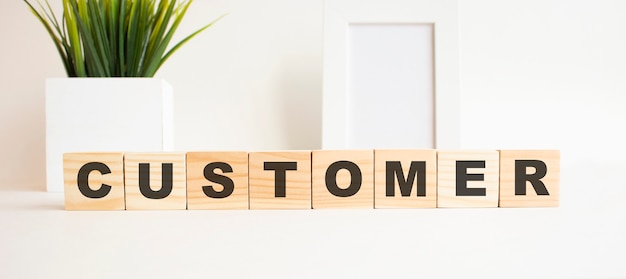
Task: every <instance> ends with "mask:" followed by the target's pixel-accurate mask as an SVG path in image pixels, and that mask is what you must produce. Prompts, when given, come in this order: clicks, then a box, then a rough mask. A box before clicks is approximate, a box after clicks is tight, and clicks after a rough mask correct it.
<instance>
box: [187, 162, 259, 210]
mask: <svg viewBox="0 0 626 279" xmlns="http://www.w3.org/2000/svg"><path fill="white" fill-rule="evenodd" d="M215 162H220V163H226V164H228V166H230V168H231V171H227V172H225V171H224V170H221V169H214V170H209V172H211V173H215V174H218V175H221V176H225V177H228V178H229V179H230V180H232V186H233V188H232V193H230V195H228V196H227V197H224V198H211V197H209V196H207V195H206V194H205V193H204V191H203V187H204V186H210V187H213V189H214V191H216V192H222V191H225V190H226V191H228V190H227V189H226V188H225V187H224V186H223V185H221V184H219V183H216V182H212V181H209V180H207V178H206V177H205V174H204V173H205V171H204V170H205V167H207V165H208V164H210V163H215ZM187 208H188V209H224V210H232V209H248V153H247V152H188V153H187Z"/></svg>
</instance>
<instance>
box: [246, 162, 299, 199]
mask: <svg viewBox="0 0 626 279" xmlns="http://www.w3.org/2000/svg"><path fill="white" fill-rule="evenodd" d="M266 162H269V163H275V162H292V163H293V162H295V163H296V168H297V169H296V170H286V171H284V172H285V173H284V174H285V193H284V194H285V195H284V197H276V173H277V171H275V170H272V169H268V170H265V163H266ZM248 171H249V187H250V209H311V151H283V152H252V153H250V154H249V157H248Z"/></svg>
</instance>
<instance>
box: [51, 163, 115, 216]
mask: <svg viewBox="0 0 626 279" xmlns="http://www.w3.org/2000/svg"><path fill="white" fill-rule="evenodd" d="M63 177H64V179H63V180H64V184H65V209H66V210H124V209H125V203H124V154H123V153H65V154H63Z"/></svg>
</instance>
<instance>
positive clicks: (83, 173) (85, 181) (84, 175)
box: [77, 162, 111, 199]
mask: <svg viewBox="0 0 626 279" xmlns="http://www.w3.org/2000/svg"><path fill="white" fill-rule="evenodd" d="M95 170H97V171H99V172H100V173H101V174H109V173H111V169H109V167H108V166H107V165H105V164H103V163H99V162H91V163H87V164H85V165H84V166H82V167H81V168H80V170H78V177H77V182H78V190H80V193H81V194H83V196H85V197H88V198H92V199H99V198H103V197H105V196H106V195H108V194H109V192H111V186H109V185H106V184H102V185H101V186H100V189H98V190H96V191H94V190H91V187H89V173H91V172H92V171H95Z"/></svg>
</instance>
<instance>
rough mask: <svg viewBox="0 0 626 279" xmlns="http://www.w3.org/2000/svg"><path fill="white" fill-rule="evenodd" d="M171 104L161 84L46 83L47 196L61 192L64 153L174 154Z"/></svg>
mask: <svg viewBox="0 0 626 279" xmlns="http://www.w3.org/2000/svg"><path fill="white" fill-rule="evenodd" d="M173 98H174V96H173V93H172V88H171V86H170V85H169V84H168V83H167V82H165V81H163V80H160V79H152V78H54V79H48V80H46V174H47V189H48V191H50V192H62V191H63V153H69V152H106V151H121V152H124V151H132V152H159V151H172V150H173V148H174V102H173Z"/></svg>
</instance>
